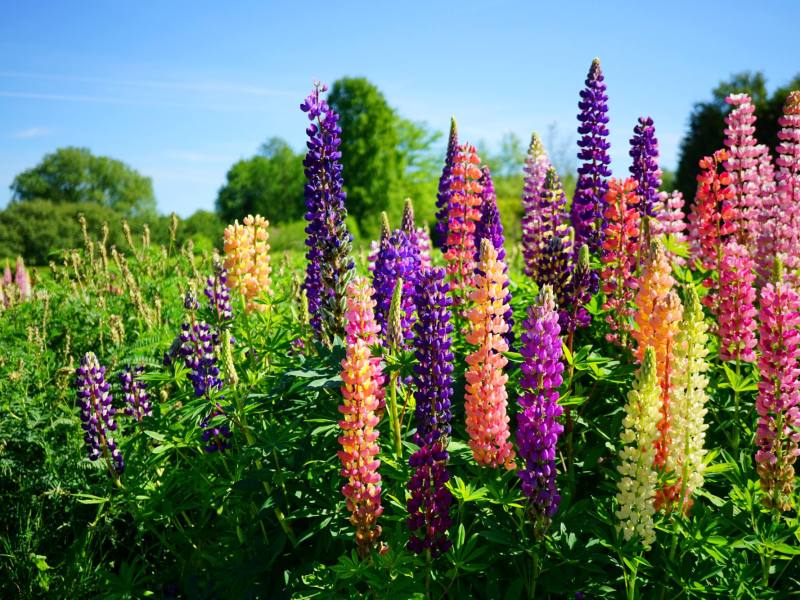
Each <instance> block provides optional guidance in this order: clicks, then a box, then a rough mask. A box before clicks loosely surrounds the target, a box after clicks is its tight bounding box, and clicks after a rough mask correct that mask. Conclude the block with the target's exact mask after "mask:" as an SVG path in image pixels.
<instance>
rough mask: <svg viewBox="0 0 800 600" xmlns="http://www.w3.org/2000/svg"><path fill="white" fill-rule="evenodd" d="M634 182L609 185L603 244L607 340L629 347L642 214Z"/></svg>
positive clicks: (628, 180)
mask: <svg viewBox="0 0 800 600" xmlns="http://www.w3.org/2000/svg"><path fill="white" fill-rule="evenodd" d="M637 185H638V184H637V183H636V181H635V180H634V179H626V180H625V181H620V180H618V179H614V178H613V177H612V178H611V179H609V181H608V192H607V193H606V210H605V217H606V235H605V239H604V240H603V249H602V254H601V258H602V263H603V268H602V271H601V280H602V282H603V285H602V289H603V293H604V294H605V298H606V300H605V303H604V304H603V309H604V310H606V311H608V312H607V314H606V322H607V323H608V324H609V327H610V329H611V332H610V333H609V334H608V335H607V337H608V340H609V341H611V342H614V343H615V344H618V345H620V346H623V347H625V346H627V343H628V337H629V335H630V332H631V329H632V320H631V318H632V317H633V314H634V310H633V306H632V302H633V298H634V294H635V293H636V283H637V282H636V276H635V274H636V257H637V256H638V254H639V237H638V236H639V220H640V218H641V217H640V215H639V211H638V210H637V208H636V204H637V203H638V202H639V196H637V195H636V186H637Z"/></svg>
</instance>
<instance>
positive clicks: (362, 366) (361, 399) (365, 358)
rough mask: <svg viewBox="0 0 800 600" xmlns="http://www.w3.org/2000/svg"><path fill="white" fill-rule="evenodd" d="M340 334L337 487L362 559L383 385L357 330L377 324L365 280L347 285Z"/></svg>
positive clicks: (374, 490)
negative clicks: (343, 335) (339, 477)
mask: <svg viewBox="0 0 800 600" xmlns="http://www.w3.org/2000/svg"><path fill="white" fill-rule="evenodd" d="M346 300H347V315H348V319H347V321H346V325H345V327H346V336H347V348H346V355H345V358H344V360H342V373H341V376H342V388H341V391H342V398H343V403H342V405H341V406H339V412H341V413H342V420H341V421H339V427H340V428H341V430H342V435H341V436H340V437H339V444H340V445H341V447H342V449H341V450H340V451H339V452H338V456H339V459H340V460H341V462H342V471H341V473H342V476H343V477H345V478H346V479H347V483H346V484H345V485H344V487H342V493H343V494H344V496H345V499H346V504H347V509H348V510H349V511H350V513H351V517H350V522H351V523H352V524H353V525H355V527H356V534H355V538H356V545H357V547H358V553H359V555H360V556H361V557H362V558H363V557H365V556H367V555H368V554H369V551H370V549H371V548H372V547H373V546H374V545H375V543H376V541H377V540H378V537H380V534H381V528H380V526H379V525H377V519H378V517H379V516H380V515H381V513H382V512H383V508H382V507H381V476H380V473H379V472H378V467H379V466H380V460H378V459H377V455H378V453H379V452H380V447H379V446H378V441H377V440H378V435H379V434H378V417H377V416H376V414H375V411H376V410H377V409H378V405H379V396H380V394H379V392H378V390H379V389H380V388H381V386H382V385H383V381H384V378H383V375H382V374H381V370H380V366H379V364H378V363H376V362H375V361H374V360H373V358H375V357H373V356H372V355H371V353H370V348H369V346H368V345H367V344H366V343H365V342H364V339H363V337H362V336H363V332H364V331H369V332H374V331H375V330H376V329H377V326H376V325H375V321H374V319H373V316H372V306H373V305H374V301H373V300H372V290H371V289H370V287H369V284H368V283H367V281H366V279H364V278H361V277H358V278H356V279H354V280H353V282H352V283H351V284H350V285H349V286H348V288H347V296H346Z"/></svg>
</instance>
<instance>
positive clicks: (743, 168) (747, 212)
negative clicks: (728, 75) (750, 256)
mask: <svg viewBox="0 0 800 600" xmlns="http://www.w3.org/2000/svg"><path fill="white" fill-rule="evenodd" d="M725 102H727V103H728V104H730V105H731V107H732V108H731V111H730V112H729V113H728V115H727V116H726V117H725V125H726V127H725V147H726V148H727V150H728V159H727V160H726V161H725V165H724V166H725V170H726V171H727V172H728V173H729V174H730V178H731V189H732V192H733V193H732V198H731V206H732V208H733V209H734V211H733V217H734V218H733V219H732V221H731V224H732V226H733V229H734V236H735V238H736V241H737V242H739V243H740V244H742V245H743V246H744V247H745V249H746V250H747V252H748V253H750V252H751V251H752V250H754V242H755V240H756V239H757V238H758V221H759V208H760V206H759V205H760V189H759V181H758V163H759V155H760V154H761V152H762V151H763V150H764V147H763V146H759V145H758V144H757V142H756V138H755V136H754V135H753V134H754V133H755V132H756V127H755V123H756V115H755V111H756V108H755V106H753V102H752V101H751V100H750V96H748V95H747V94H730V95H729V96H728V97H727V98H725Z"/></svg>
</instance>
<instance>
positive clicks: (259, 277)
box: [224, 215, 272, 312]
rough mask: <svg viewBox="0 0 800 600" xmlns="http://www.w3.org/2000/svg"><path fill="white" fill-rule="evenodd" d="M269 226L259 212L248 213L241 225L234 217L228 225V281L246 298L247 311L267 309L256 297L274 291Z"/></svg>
mask: <svg viewBox="0 0 800 600" xmlns="http://www.w3.org/2000/svg"><path fill="white" fill-rule="evenodd" d="M268 228H269V221H267V220H266V219H264V217H262V216H260V215H256V216H253V215H248V216H246V217H245V218H244V222H243V224H242V225H240V224H239V221H235V222H234V223H233V225H228V226H227V227H226V228H225V240H224V249H225V269H227V281H228V282H230V288H231V289H233V290H235V291H236V292H237V293H238V294H240V295H241V296H242V297H243V298H244V299H245V310H246V311H247V312H250V311H253V310H258V311H263V310H265V309H266V305H264V304H261V303H259V302H256V300H257V299H258V298H259V297H260V296H261V295H262V294H269V293H270V292H271V286H272V280H271V279H270V273H272V267H271V266H270V257H269V230H268ZM226 283H227V282H226Z"/></svg>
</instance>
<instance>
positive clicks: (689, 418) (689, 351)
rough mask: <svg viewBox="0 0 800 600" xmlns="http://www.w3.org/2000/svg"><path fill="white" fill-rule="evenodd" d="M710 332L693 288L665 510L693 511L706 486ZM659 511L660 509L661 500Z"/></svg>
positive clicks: (678, 369)
mask: <svg viewBox="0 0 800 600" xmlns="http://www.w3.org/2000/svg"><path fill="white" fill-rule="evenodd" d="M707 330H708V325H706V323H705V322H704V321H703V308H702V306H701V305H700V300H699V299H698V297H697V292H696V291H695V289H694V287H690V288H688V290H687V298H686V306H685V308H684V310H683V319H682V320H681V324H680V328H679V331H678V335H677V336H676V338H675V346H674V349H673V358H672V361H673V369H672V372H673V375H672V381H671V414H670V425H671V428H672V440H673V444H672V449H671V451H670V453H669V455H668V456H667V464H666V467H667V468H666V470H667V471H668V472H670V473H672V474H674V475H675V476H676V477H677V483H675V484H674V485H673V486H672V489H668V490H667V492H669V493H668V494H663V495H662V496H660V497H661V499H662V504H663V505H664V508H667V509H671V508H672V507H673V506H674V507H676V508H677V509H678V510H680V511H681V512H683V513H686V512H688V510H689V509H690V508H691V505H692V500H691V497H692V494H693V493H695V492H696V491H697V490H698V489H700V488H701V487H703V472H704V469H705V462H704V457H705V455H706V450H705V447H704V444H705V437H706V430H707V429H708V425H707V424H706V423H705V420H704V417H705V415H706V413H707V412H708V410H707V409H706V403H707V402H708V394H707V392H706V389H707V388H708V376H707V375H706V372H707V371H708V361H707V359H706V356H707V355H708V349H707V347H706V346H707V344H708V334H707V333H706V332H707ZM656 508H661V506H660V505H659V502H658V498H657V500H656Z"/></svg>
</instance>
